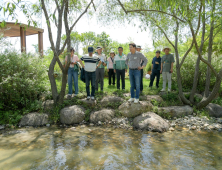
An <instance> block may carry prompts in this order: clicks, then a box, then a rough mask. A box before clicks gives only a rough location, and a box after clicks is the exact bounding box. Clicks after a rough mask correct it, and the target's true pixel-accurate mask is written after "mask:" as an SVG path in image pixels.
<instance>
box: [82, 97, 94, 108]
mask: <svg viewBox="0 0 222 170" xmlns="http://www.w3.org/2000/svg"><path fill="white" fill-rule="evenodd" d="M80 101H82V102H83V104H84V105H87V106H89V107H95V106H96V100H91V99H90V100H87V99H86V98H85V99H81V100H80Z"/></svg>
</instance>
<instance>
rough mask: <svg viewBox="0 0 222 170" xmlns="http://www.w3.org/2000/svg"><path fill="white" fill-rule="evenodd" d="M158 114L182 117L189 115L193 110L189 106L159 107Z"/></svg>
mask: <svg viewBox="0 0 222 170" xmlns="http://www.w3.org/2000/svg"><path fill="white" fill-rule="evenodd" d="M158 113H160V114H168V116H170V117H183V116H187V115H191V114H192V113H193V108H192V107H190V106H170V107H159V108H158Z"/></svg>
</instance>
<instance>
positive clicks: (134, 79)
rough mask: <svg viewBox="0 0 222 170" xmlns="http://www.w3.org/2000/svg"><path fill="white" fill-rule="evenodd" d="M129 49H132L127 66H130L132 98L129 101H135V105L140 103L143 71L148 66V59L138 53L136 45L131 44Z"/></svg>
mask: <svg viewBox="0 0 222 170" xmlns="http://www.w3.org/2000/svg"><path fill="white" fill-rule="evenodd" d="M129 47H130V53H128V54H127V57H126V64H127V65H129V77H130V86H131V87H130V93H131V98H130V99H129V100H128V101H129V102H133V101H134V103H138V102H139V94H140V77H141V69H143V68H144V67H145V66H146V64H147V58H146V57H145V56H144V55H143V54H142V53H140V52H138V51H136V44H134V43H130V44H129ZM141 61H143V65H142V66H141ZM135 87H136V96H135V94H134V93H135V92H134V88H135ZM134 97H135V99H134Z"/></svg>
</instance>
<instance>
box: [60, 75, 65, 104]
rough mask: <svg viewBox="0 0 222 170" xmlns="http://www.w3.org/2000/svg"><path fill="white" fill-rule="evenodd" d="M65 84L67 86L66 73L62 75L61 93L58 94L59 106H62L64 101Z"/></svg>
mask: <svg viewBox="0 0 222 170" xmlns="http://www.w3.org/2000/svg"><path fill="white" fill-rule="evenodd" d="M66 84H67V73H66V74H64V73H63V74H62V86H61V91H60V93H59V104H62V103H63V101H64V96H65V94H66Z"/></svg>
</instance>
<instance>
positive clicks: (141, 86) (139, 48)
mask: <svg viewBox="0 0 222 170" xmlns="http://www.w3.org/2000/svg"><path fill="white" fill-rule="evenodd" d="M141 50H142V48H141V46H140V45H137V46H136V51H138V52H140V51H141ZM142 65H143V61H142V62H141V67H142ZM140 74H141V75H140V77H141V78H140V93H142V91H143V69H141V70H140Z"/></svg>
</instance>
